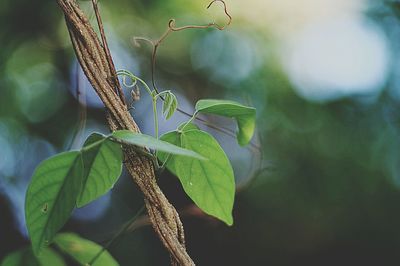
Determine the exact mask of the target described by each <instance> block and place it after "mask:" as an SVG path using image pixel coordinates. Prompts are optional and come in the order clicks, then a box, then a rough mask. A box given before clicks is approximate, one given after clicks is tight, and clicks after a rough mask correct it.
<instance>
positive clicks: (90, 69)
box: [57, 0, 194, 265]
mask: <svg viewBox="0 0 400 266" xmlns="http://www.w3.org/2000/svg"><path fill="white" fill-rule="evenodd" d="M57 2H58V4H59V6H60V7H61V9H62V11H63V12H64V15H65V20H66V24H67V28H68V30H69V33H70V36H71V41H72V44H73V47H74V50H75V53H76V56H77V58H78V60H79V63H80V65H81V66H82V69H83V71H84V73H85V75H86V76H87V78H88V80H89V81H90V83H91V84H92V86H93V88H94V89H95V90H96V92H97V94H98V95H99V96H100V98H101V100H102V101H103V103H104V105H105V106H106V109H107V121H108V123H109V127H110V129H111V130H112V131H114V130H119V129H127V130H131V131H133V132H140V129H139V128H138V126H137V124H136V123H135V121H134V119H133V118H132V116H131V115H130V113H129V112H128V108H127V106H126V104H125V100H124V98H123V95H122V90H121V88H120V84H119V82H118V79H117V76H116V70H115V68H114V64H113V63H112V58H111V56H110V53H109V50H108V47H107V43H106V40H105V38H104V36H103V35H102V36H101V37H102V40H103V43H101V42H100V39H99V37H98V36H97V34H96V33H95V31H94V30H93V28H92V26H91V25H90V23H89V21H88V19H87V18H86V16H85V15H84V13H83V12H82V11H81V9H80V8H79V6H78V4H77V3H76V1H75V0H57ZM99 26H100V28H101V29H100V30H101V31H102V25H101V24H100V25H99ZM125 160H126V167H127V169H128V171H129V173H130V175H131V176H132V178H133V180H134V181H135V182H136V184H137V185H138V187H139V188H140V190H141V191H142V192H143V195H144V201H145V204H146V208H147V211H148V215H149V218H150V221H151V223H152V226H153V228H154V230H155V231H156V233H157V234H158V236H159V237H160V239H161V241H162V243H163V244H164V246H165V247H166V248H167V249H168V251H169V253H170V254H171V263H172V265H194V262H193V261H192V259H191V258H190V257H189V255H188V253H187V252H186V248H185V238H184V231H183V226H182V223H181V221H180V218H179V215H178V213H177V211H176V210H175V208H174V207H173V206H172V205H171V204H170V203H169V202H168V200H167V198H166V197H165V195H164V194H163V193H162V191H161V190H160V188H159V187H158V185H157V182H156V177H155V173H154V166H153V163H152V162H151V160H150V159H149V158H147V157H146V156H143V155H140V154H138V153H136V152H135V151H134V150H132V149H129V148H127V149H125Z"/></svg>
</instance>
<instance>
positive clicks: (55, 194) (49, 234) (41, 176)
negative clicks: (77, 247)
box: [25, 151, 83, 255]
mask: <svg viewBox="0 0 400 266" xmlns="http://www.w3.org/2000/svg"><path fill="white" fill-rule="evenodd" d="M82 175H83V162H82V156H81V153H80V152H77V151H73V152H65V153H61V154H58V155H56V156H54V157H51V158H49V159H47V160H45V161H43V162H42V163H41V164H40V165H39V166H38V167H37V168H36V170H35V172H34V174H33V177H32V180H31V183H30V185H29V187H28V191H27V193H26V199H25V216H26V224H27V227H28V232H29V236H30V238H31V241H32V249H33V252H34V253H35V255H39V254H40V252H41V250H42V249H43V248H44V247H46V246H47V245H49V244H50V243H51V241H52V239H53V237H54V235H55V234H56V233H57V231H58V230H59V229H60V228H61V227H62V226H63V225H64V224H65V222H66V221H67V220H68V218H69V216H70V215H71V212H72V210H73V209H74V207H75V204H76V199H77V197H78V194H79V192H80V190H81V187H82Z"/></svg>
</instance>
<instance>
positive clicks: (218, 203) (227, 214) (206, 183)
mask: <svg viewBox="0 0 400 266" xmlns="http://www.w3.org/2000/svg"><path fill="white" fill-rule="evenodd" d="M161 139H163V140H165V141H167V142H170V143H172V144H174V145H179V146H181V147H183V148H186V149H190V150H193V151H195V152H197V153H198V154H200V155H203V156H204V157H206V158H208V159H209V160H207V161H200V160H196V159H193V158H189V157H183V156H171V157H170V158H169V160H168V162H167V165H166V166H167V168H168V169H169V170H170V171H171V172H172V173H174V174H175V175H176V176H177V177H178V178H179V180H180V181H181V183H182V186H183V189H184V190H185V192H186V193H187V194H188V196H189V197H190V198H191V199H192V200H193V201H194V203H196V205H197V206H198V207H199V208H200V209H202V210H203V211H204V212H205V213H207V214H209V215H212V216H215V217H217V218H219V219H220V220H222V221H224V222H225V223H226V224H228V225H232V224H233V218H232V208H233V202H234V197H235V180H234V175H233V170H232V166H231V164H230V162H229V159H228V157H227V156H226V154H225V152H224V151H223V149H222V148H221V147H220V145H219V144H218V142H217V141H216V140H215V139H214V138H213V137H212V136H211V135H210V134H208V133H206V132H204V131H201V130H196V129H192V130H188V131H186V130H185V131H184V132H183V133H178V132H176V131H174V132H169V133H167V134H165V135H163V136H161ZM158 157H159V159H160V160H161V161H162V162H164V161H165V160H166V159H167V158H168V156H167V154H166V153H159V154H158Z"/></svg>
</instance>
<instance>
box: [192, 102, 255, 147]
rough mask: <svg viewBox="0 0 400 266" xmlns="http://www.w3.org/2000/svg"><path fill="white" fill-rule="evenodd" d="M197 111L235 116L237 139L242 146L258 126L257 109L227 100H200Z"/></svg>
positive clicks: (248, 140)
mask: <svg viewBox="0 0 400 266" xmlns="http://www.w3.org/2000/svg"><path fill="white" fill-rule="evenodd" d="M196 111H197V112H200V113H208V114H215V115H221V116H226V117H230V118H234V119H235V120H236V122H237V125H238V129H239V130H238V132H237V140H238V143H239V144H240V145H241V146H244V145H247V144H248V143H249V142H250V140H251V138H252V137H253V134H254V130H255V126H256V109H255V108H253V107H248V106H244V105H241V104H240V103H237V102H233V101H226V100H200V101H198V102H197V103H196Z"/></svg>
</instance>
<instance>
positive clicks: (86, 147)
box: [81, 138, 107, 151]
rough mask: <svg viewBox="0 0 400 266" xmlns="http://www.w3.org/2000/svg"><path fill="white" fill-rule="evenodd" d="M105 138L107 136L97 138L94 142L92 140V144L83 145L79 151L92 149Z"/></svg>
mask: <svg viewBox="0 0 400 266" xmlns="http://www.w3.org/2000/svg"><path fill="white" fill-rule="evenodd" d="M106 139H107V138H104V139H101V140H98V141H96V142H93V143H92V144H89V145H87V146H83V147H82V149H81V151H88V150H90V149H92V148H93V147H96V146H98V145H100V144H101V143H102V142H104V141H105V140H106Z"/></svg>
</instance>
